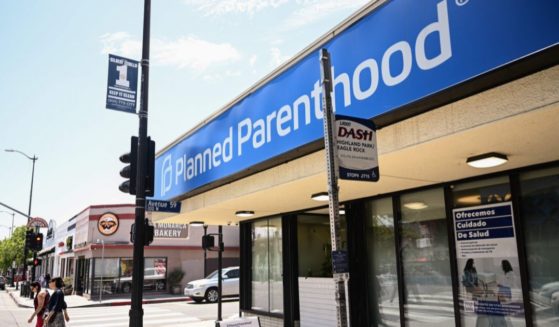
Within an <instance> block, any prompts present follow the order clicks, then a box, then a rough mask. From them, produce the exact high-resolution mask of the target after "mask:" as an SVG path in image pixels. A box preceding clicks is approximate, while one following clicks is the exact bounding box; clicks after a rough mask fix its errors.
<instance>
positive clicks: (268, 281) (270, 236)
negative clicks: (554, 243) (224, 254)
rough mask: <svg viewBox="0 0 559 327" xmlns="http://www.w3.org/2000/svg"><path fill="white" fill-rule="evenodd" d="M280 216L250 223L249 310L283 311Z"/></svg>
mask: <svg viewBox="0 0 559 327" xmlns="http://www.w3.org/2000/svg"><path fill="white" fill-rule="evenodd" d="M282 259H283V256H282V227H281V218H272V219H264V220H259V221H255V222H254V223H252V268H251V269H252V306H251V307H252V309H253V310H258V311H265V312H276V313H281V312H283V277H282V273H283V261H282Z"/></svg>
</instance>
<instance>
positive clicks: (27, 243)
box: [25, 229, 35, 250]
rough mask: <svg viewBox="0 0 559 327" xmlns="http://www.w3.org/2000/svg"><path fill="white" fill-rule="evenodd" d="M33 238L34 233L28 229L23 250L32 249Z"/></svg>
mask: <svg viewBox="0 0 559 327" xmlns="http://www.w3.org/2000/svg"><path fill="white" fill-rule="evenodd" d="M34 236H35V233H34V232H33V231H32V230H30V229H28V230H26V231H25V248H26V249H28V250H31V249H32V247H33V237H34Z"/></svg>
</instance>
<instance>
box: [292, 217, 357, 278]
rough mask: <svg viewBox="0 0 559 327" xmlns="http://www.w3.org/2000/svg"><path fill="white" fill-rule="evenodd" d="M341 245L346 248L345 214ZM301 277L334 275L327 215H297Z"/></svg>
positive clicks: (342, 223)
mask: <svg viewBox="0 0 559 327" xmlns="http://www.w3.org/2000/svg"><path fill="white" fill-rule="evenodd" d="M340 218H341V224H340V225H341V231H340V238H341V243H342V244H341V245H342V249H344V250H345V249H346V247H347V241H346V238H347V237H346V235H347V233H346V231H345V226H346V224H345V216H341V217H340ZM297 242H298V243H297V250H298V257H299V277H332V244H331V242H332V240H331V237H330V218H329V217H328V216H327V215H318V214H309V215H305V214H302V215H298V216H297Z"/></svg>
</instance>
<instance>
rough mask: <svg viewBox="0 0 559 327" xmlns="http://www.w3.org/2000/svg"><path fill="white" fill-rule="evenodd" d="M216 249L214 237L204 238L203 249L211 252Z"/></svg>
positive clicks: (205, 236)
mask: <svg viewBox="0 0 559 327" xmlns="http://www.w3.org/2000/svg"><path fill="white" fill-rule="evenodd" d="M214 247H215V238H214V236H213V235H204V236H202V249H204V250H211V249H212V248H214Z"/></svg>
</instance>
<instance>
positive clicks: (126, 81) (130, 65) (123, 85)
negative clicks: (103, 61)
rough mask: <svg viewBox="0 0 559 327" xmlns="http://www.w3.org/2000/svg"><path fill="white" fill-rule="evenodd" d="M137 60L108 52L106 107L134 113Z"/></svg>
mask: <svg viewBox="0 0 559 327" xmlns="http://www.w3.org/2000/svg"><path fill="white" fill-rule="evenodd" d="M138 67H139V65H138V62H137V61H136V60H132V59H127V58H123V57H119V56H115V55H112V54H109V78H108V81H107V105H106V108H107V109H113V110H120V111H124V112H129V113H136V99H137V95H138Z"/></svg>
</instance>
